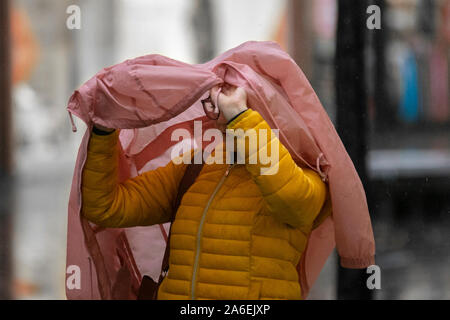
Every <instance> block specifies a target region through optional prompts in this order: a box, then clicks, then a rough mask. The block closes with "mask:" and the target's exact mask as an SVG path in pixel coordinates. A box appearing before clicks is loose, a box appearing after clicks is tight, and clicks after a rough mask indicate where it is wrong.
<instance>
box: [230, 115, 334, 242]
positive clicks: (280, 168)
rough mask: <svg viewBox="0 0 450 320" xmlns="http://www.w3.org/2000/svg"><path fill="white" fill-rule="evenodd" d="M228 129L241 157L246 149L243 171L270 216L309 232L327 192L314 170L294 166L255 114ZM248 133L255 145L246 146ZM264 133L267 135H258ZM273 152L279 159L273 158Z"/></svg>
mask: <svg viewBox="0 0 450 320" xmlns="http://www.w3.org/2000/svg"><path fill="white" fill-rule="evenodd" d="M228 129H233V130H234V135H235V136H236V137H237V138H236V139H237V151H238V154H239V155H240V156H241V157H244V155H243V154H242V150H245V164H246V168H247V170H248V171H249V172H250V175H251V176H252V178H253V180H254V181H255V183H256V184H257V185H258V186H259V188H260V190H261V193H262V195H263V197H264V200H265V202H266V207H267V209H268V211H269V212H270V214H272V215H273V216H274V217H275V218H276V219H278V220H279V221H281V222H283V223H286V224H289V225H291V226H293V227H296V228H299V229H300V230H302V231H303V232H305V233H309V232H310V230H311V228H312V226H313V223H314V220H315V219H316V217H317V216H318V214H319V212H320V211H321V209H322V206H323V204H324V202H325V199H326V196H327V192H328V191H327V186H326V184H325V183H324V182H323V181H322V180H321V178H320V176H319V175H318V174H317V173H316V172H315V171H314V170H311V169H308V168H300V167H299V166H297V165H296V163H295V162H294V160H293V159H292V157H291V155H290V154H289V152H288V150H287V149H286V148H285V147H284V146H283V145H282V144H281V143H280V141H279V139H278V137H277V136H276V135H275V134H271V133H272V130H271V128H270V126H269V125H268V123H267V122H266V121H265V120H264V119H263V118H262V117H261V115H260V114H259V113H258V112H256V111H253V110H251V109H249V110H247V111H246V112H244V113H242V114H240V115H239V116H238V117H237V118H235V119H234V120H233V121H231V122H230V123H229V124H228ZM239 129H242V130H239ZM249 130H250V131H249ZM239 131H241V132H240V133H239ZM251 131H253V132H254V133H255V134H256V139H257V140H258V143H257V144H255V143H253V144H251V143H248V141H251V139H250V138H246V136H245V134H247V136H251ZM263 131H264V132H265V133H266V135H264V133H263V134H261V133H262V132H263ZM244 145H245V149H244V148H243V146H244ZM276 151H278V157H276V156H274V157H272V156H273V155H276ZM273 152H275V153H273ZM264 155H267V157H265V158H264ZM264 159H265V160H264Z"/></svg>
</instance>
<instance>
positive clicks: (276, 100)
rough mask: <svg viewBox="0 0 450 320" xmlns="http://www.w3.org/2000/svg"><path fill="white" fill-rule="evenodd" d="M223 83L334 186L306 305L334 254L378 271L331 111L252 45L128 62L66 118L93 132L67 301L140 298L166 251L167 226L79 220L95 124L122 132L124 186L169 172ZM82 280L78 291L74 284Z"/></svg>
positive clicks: (70, 250) (312, 255)
mask: <svg viewBox="0 0 450 320" xmlns="http://www.w3.org/2000/svg"><path fill="white" fill-rule="evenodd" d="M224 82H227V83H230V84H232V85H235V86H241V87H244V88H245V89H246V91H247V93H248V105H249V106H250V107H251V108H253V109H254V110H256V111H258V112H259V113H260V114H261V115H262V116H263V117H264V119H265V120H266V121H267V122H268V123H269V125H270V126H271V127H272V128H276V129H280V140H281V142H282V143H283V144H284V146H285V147H286V148H287V149H288V150H289V152H290V153H291V155H292V157H293V159H294V160H295V161H296V162H297V163H298V164H299V165H300V164H301V165H306V166H308V167H310V168H312V169H314V170H316V171H317V172H318V173H319V174H320V175H321V176H322V178H323V179H324V181H327V182H328V185H329V190H330V194H331V201H329V202H328V203H326V205H325V206H324V209H323V210H331V211H332V215H331V216H330V217H328V218H327V219H326V220H325V221H324V222H323V223H322V224H321V225H320V226H319V227H318V228H316V229H314V230H313V232H312V233H311V235H310V237H309V240H308V244H307V249H306V251H305V253H304V254H303V258H302V260H301V261H300V263H299V265H298V271H299V275H300V276H299V281H300V284H301V286H302V292H303V294H304V297H306V296H307V294H308V292H309V289H310V288H311V287H312V285H313V284H314V282H315V280H316V279H317V276H318V275H319V273H320V271H321V269H322V267H323V265H324V263H325V262H326V260H327V258H328V256H329V255H330V253H331V252H332V250H333V249H334V247H335V246H336V248H337V251H338V254H339V256H340V262H341V265H342V266H343V267H346V268H366V267H368V266H369V265H372V264H374V254H375V244H374V238H373V233H372V226H371V222H370V216H369V212H368V207H367V202H366V196H365V192H364V188H363V186H362V184H361V181H360V179H359V177H358V174H357V172H356V170H355V168H354V166H353V163H352V161H351V159H350V158H349V156H348V154H347V152H346V150H345V148H344V146H343V144H342V142H341V140H340V138H339V136H338V134H337V133H336V130H335V128H334V126H333V124H332V122H331V121H330V119H329V117H328V115H327V113H326V111H325V110H324V108H323V107H322V105H321V103H320V101H319V99H318V98H317V96H316V94H315V93H314V90H313V89H312V87H311V85H310V84H309V82H308V80H307V79H306V77H305V75H304V74H303V72H302V71H301V70H300V68H299V67H298V66H297V65H296V64H295V62H294V61H293V60H292V58H291V57H290V56H289V55H288V54H287V53H286V52H284V51H282V50H281V48H280V47H279V46H278V45H277V44H276V43H273V42H254V41H251V42H246V43H244V44H242V45H240V46H238V47H236V48H234V49H231V50H229V51H227V52H225V53H223V54H222V55H220V56H219V57H217V58H215V59H213V60H211V61H209V62H207V63H205V64H199V65H190V64H186V63H182V62H179V61H176V60H172V59H169V58H167V57H164V56H160V55H146V56H143V57H139V58H135V59H131V60H127V61H125V62H122V63H120V64H117V65H115V66H112V67H109V68H105V69H103V70H101V71H100V72H99V73H97V74H96V75H95V76H94V77H93V78H91V79H90V80H89V81H87V82H86V83H85V84H83V85H82V86H81V87H80V88H79V89H78V90H76V91H75V92H74V94H73V95H72V97H71V98H70V101H69V105H68V107H67V109H68V111H69V113H70V114H71V115H72V114H73V115H76V116H77V117H79V118H81V119H82V120H83V121H84V122H85V123H86V124H87V126H88V129H87V130H86V133H85V135H84V137H83V140H82V143H81V146H80V149H79V153H78V158H77V162H76V166H75V171H74V176H73V182H72V189H71V193H70V199H69V218H68V219H69V220H68V241H67V267H68V273H67V285H68V286H67V287H66V294H67V297H68V299H114V298H129V299H133V298H135V297H136V290H137V288H138V287H139V283H140V280H141V279H142V276H143V275H149V276H152V277H153V278H154V279H155V280H156V279H157V277H158V276H159V271H160V269H159V268H160V266H161V260H162V254H163V252H164V248H165V238H164V233H165V231H166V230H167V226H165V227H160V226H152V227H137V228H128V229H103V228H98V227H97V226H95V225H93V224H91V223H90V222H88V221H86V220H85V219H84V218H82V217H81V216H80V208H81V201H82V198H81V188H80V179H81V173H82V170H83V165H84V162H85V159H86V154H87V144H88V141H89V137H90V134H91V128H92V125H93V123H94V122H95V123H98V124H100V125H103V126H106V127H112V128H120V129H122V130H121V132H120V142H121V146H122V155H121V158H120V160H119V162H120V177H119V179H120V180H121V181H123V180H125V179H127V178H129V177H133V176H136V175H138V174H140V173H142V172H145V171H147V170H151V169H154V168H157V167H159V166H162V165H165V164H166V163H167V162H168V161H169V160H170V150H171V147H172V146H173V145H174V142H172V141H171V140H170V136H171V132H172V131H173V130H175V129H176V128H180V127H183V128H186V129H188V130H191V131H193V120H194V119H197V120H201V121H203V125H204V126H205V127H208V126H210V125H211V123H210V122H209V121H208V120H207V118H206V117H205V116H204V113H203V109H202V106H201V103H200V99H201V98H204V97H206V96H207V95H208V91H209V89H210V88H211V87H213V86H215V85H217V84H221V83H224ZM74 130H76V128H74ZM74 270H75V271H74ZM78 271H79V275H80V278H79V279H78V280H79V282H77V281H76V280H74V279H75V278H74V275H75V273H76V272H78Z"/></svg>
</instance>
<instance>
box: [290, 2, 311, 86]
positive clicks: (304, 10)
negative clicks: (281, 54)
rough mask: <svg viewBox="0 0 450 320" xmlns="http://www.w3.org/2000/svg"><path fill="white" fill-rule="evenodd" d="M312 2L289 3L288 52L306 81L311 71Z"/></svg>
mask: <svg viewBox="0 0 450 320" xmlns="http://www.w3.org/2000/svg"><path fill="white" fill-rule="evenodd" d="M312 5H313V4H312V0H290V2H289V12H288V21H289V26H290V28H289V51H290V53H291V56H292V58H294V60H295V62H296V63H297V64H298V65H299V66H300V68H301V69H302V71H303V73H304V74H305V75H306V77H307V78H308V79H312V73H313V72H312V69H313V59H312V55H313V46H312V45H313V43H314V42H313V39H312V37H313V30H312V29H313V27H312V26H313V18H312Z"/></svg>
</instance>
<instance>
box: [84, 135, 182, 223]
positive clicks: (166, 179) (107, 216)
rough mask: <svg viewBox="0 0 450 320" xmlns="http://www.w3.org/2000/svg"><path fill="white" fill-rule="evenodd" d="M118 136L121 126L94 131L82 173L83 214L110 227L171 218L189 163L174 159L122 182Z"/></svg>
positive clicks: (163, 220)
mask: <svg viewBox="0 0 450 320" xmlns="http://www.w3.org/2000/svg"><path fill="white" fill-rule="evenodd" d="M118 136H119V131H118V130H116V131H115V132H114V133H112V134H109V135H97V134H95V133H92V135H91V138H90V140H89V145H88V152H87V159H86V163H85V166H84V169H83V173H82V174H83V175H82V183H81V192H82V215H83V216H84V217H85V218H87V219H88V220H89V221H91V222H94V223H95V224H97V225H99V226H102V227H108V228H118V227H133V226H146V225H153V224H159V223H165V222H168V221H169V220H170V217H171V213H172V202H173V200H174V197H176V195H177V191H178V185H179V183H180V180H181V178H182V176H183V174H184V170H185V168H186V165H184V164H180V165H175V164H174V163H173V162H172V161H170V162H169V164H167V165H166V166H165V167H161V168H158V169H156V170H153V171H148V172H145V173H143V174H141V175H139V176H137V177H134V178H131V179H128V180H126V181H124V182H122V183H119V182H118V157H119V145H118V143H119V142H118V141H119V140H118Z"/></svg>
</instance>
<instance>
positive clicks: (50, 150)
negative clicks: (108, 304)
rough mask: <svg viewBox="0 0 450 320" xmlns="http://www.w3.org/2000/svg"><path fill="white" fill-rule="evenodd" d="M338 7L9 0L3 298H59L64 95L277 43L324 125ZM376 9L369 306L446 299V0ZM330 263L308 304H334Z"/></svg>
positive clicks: (68, 137)
mask: <svg viewBox="0 0 450 320" xmlns="http://www.w3.org/2000/svg"><path fill="white" fill-rule="evenodd" d="M338 1H345V0H305V1H295V0H283V1H280V0H246V1H239V0H227V1H220V0H153V1H146V0H70V1H69V0H11V1H10V3H11V5H12V6H13V7H14V8H16V10H19V11H17V12H21V14H20V15H16V14H12V15H11V18H12V25H14V24H15V25H22V26H23V25H26V26H27V27H26V28H29V31H30V32H29V33H27V32H25V33H24V34H26V36H24V37H23V38H22V40H23V41H22V42H21V43H22V44H25V45H23V46H22V47H23V48H25V49H24V51H22V52H25V53H26V54H28V56H27V55H25V56H26V57H28V58H26V59H23V58H22V60H24V61H25V62H27V63H26V64H25V67H24V69H23V70H24V71H23V72H18V73H15V74H18V76H17V79H20V80H17V81H15V82H14V87H13V89H12V90H13V91H12V110H13V119H14V122H13V124H14V125H13V150H14V153H13V159H14V160H13V169H14V170H13V177H14V179H15V183H14V196H13V201H12V204H11V209H10V211H11V212H12V215H11V217H12V224H11V231H12V243H11V244H10V248H11V254H12V260H13V261H12V266H13V267H12V271H13V274H12V278H13V289H14V292H13V294H14V297H15V298H18V299H34V298H43V299H47V298H52V299H64V298H65V294H64V286H65V283H64V277H65V250H66V228H67V226H66V219H67V203H68V197H69V190H70V185H71V180H72V174H73V168H74V165H75V159H76V153H77V149H78V146H79V143H80V140H81V137H82V135H83V133H84V130H85V127H84V124H83V123H81V122H80V121H78V120H77V119H75V122H76V125H77V127H78V132H77V133H72V132H71V126H70V122H69V118H68V115H67V112H66V109H65V107H66V104H67V100H68V98H69V96H70V95H71V93H72V92H73V90H75V89H76V88H77V87H78V86H79V85H81V84H82V83H83V82H84V81H86V80H88V79H89V78H90V77H92V76H93V75H94V74H95V73H96V72H98V71H99V70H100V69H102V68H104V67H106V66H110V65H113V64H115V63H118V62H121V61H123V60H125V59H129V58H134V57H136V56H140V55H145V54H149V53H159V54H163V55H166V56H169V57H171V58H174V59H178V60H181V61H185V62H188V63H201V62H204V61H206V60H208V59H210V58H212V57H214V56H216V55H218V54H219V53H221V52H223V51H225V50H227V49H229V48H231V47H234V46H236V45H239V44H240V43H242V42H244V41H247V40H275V41H277V42H279V43H280V45H281V46H282V47H283V48H285V49H286V50H288V51H289V52H290V53H291V55H292V56H293V57H294V58H295V59H296V61H297V62H298V63H299V65H300V66H301V67H302V69H304V70H305V73H306V74H307V75H308V78H309V79H310V81H311V83H312V85H313V87H314V89H315V90H316V92H317V94H318V96H319V97H320V99H321V101H322V103H323V105H324V107H325V109H326V110H327V112H328V113H329V115H330V118H331V119H332V120H333V121H335V119H336V115H337V112H338V110H337V109H336V106H335V105H336V94H335V81H334V79H335V78H334V76H335V67H336V65H335V62H336V61H335V54H336V52H335V51H336V23H337V21H338V15H339V10H338V5H337V4H338ZM374 3H376V4H378V5H380V6H381V8H382V11H381V12H382V29H381V30H375V31H369V30H367V31H366V32H365V34H366V47H365V57H366V60H365V63H366V70H365V71H366V72H365V74H366V83H367V92H366V94H367V105H368V110H367V112H368V126H367V136H368V141H367V146H366V151H367V164H366V165H367V170H368V175H369V181H370V182H369V183H370V200H371V203H370V208H371V211H372V212H371V213H372V219H373V225H374V232H375V237H376V244H377V264H378V265H379V266H380V267H381V270H382V289H381V290H379V291H377V292H376V294H375V298H379V299H390V298H395V299H409V298H418V299H429V298H437V299H440V298H449V297H450V274H449V273H448V272H446V269H448V268H449V266H450V255H449V252H450V250H448V249H449V248H448V246H449V244H450V241H449V240H450V239H449V234H450V232H448V231H449V230H450V204H449V199H448V193H449V190H450V186H449V181H450V179H449V178H450V136H449V135H450V105H449V104H450V102H449V95H448V92H449V83H450V82H449V43H450V32H449V29H450V28H449V25H450V13H449V11H450V1H449V0H423V1H416V0H403V1H394V0H389V1H388V0H386V1H384V0H376V1H374ZM71 5H77V6H78V7H79V8H80V13H81V29H79V30H77V29H74V30H70V29H68V28H67V26H66V21H67V19H68V17H69V16H70V15H71V13H68V12H67V9H68V7H69V6H71ZM361 14H362V15H367V14H366V12H362V13H361ZM24 17H25V18H24ZM19 20H23V21H26V23H19ZM16 30H18V29H17V28H16ZM12 52H13V51H12ZM15 56H16V57H19V56H18V54H15ZM22 57H23V56H22ZM17 61H18V60H17ZM16 70H17V69H16ZM336 264H337V262H336V259H335V256H332V257H331V258H330V260H329V261H328V263H327V266H326V268H325V269H324V270H323V272H322V274H321V276H320V278H319V281H318V283H317V285H316V287H315V288H314V289H313V291H312V292H311V297H310V298H311V299H334V298H336V297H337V294H336V277H337V273H336Z"/></svg>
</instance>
